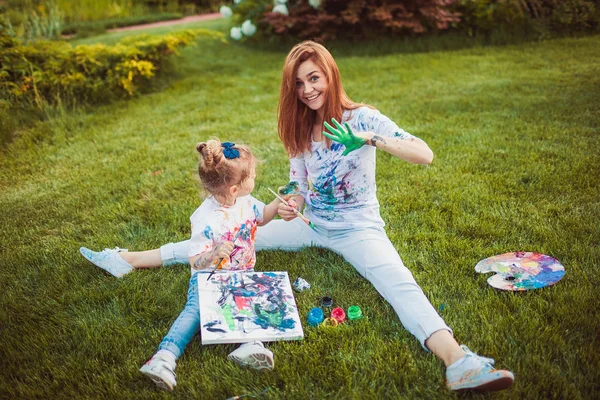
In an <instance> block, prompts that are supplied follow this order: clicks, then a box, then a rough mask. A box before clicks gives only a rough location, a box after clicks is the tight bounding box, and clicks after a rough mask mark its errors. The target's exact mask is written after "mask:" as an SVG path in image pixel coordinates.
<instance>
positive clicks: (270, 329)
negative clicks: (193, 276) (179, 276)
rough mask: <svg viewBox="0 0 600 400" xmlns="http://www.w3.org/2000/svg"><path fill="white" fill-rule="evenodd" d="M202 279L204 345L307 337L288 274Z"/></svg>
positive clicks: (228, 274) (225, 274)
mask: <svg viewBox="0 0 600 400" xmlns="http://www.w3.org/2000/svg"><path fill="white" fill-rule="evenodd" d="M206 279H207V277H206V274H201V275H200V276H199V277H198V296H199V300H200V336H201V339H202V344H203V345H204V344H220V343H245V342H250V341H253V340H261V341H263V342H272V341H277V340H300V339H302V338H303V337H304V332H303V331H302V324H301V323H300V317H299V315H298V307H297V306H296V301H295V300H294V292H293V291H292V287H291V285H290V280H289V277H288V274H287V272H239V271H237V272H235V271H234V272H219V273H217V274H214V275H213V276H212V277H211V278H210V280H209V281H207V280H206Z"/></svg>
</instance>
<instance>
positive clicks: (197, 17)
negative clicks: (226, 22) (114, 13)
mask: <svg viewBox="0 0 600 400" xmlns="http://www.w3.org/2000/svg"><path fill="white" fill-rule="evenodd" d="M222 17H223V16H222V15H221V14H220V13H211V14H199V15H190V16H189V17H184V18H181V19H172V20H169V21H160V22H153V23H151V24H142V25H132V26H124V27H122V28H114V29H109V30H108V32H121V31H135V30H139V29H146V28H156V27H159V26H169V25H179V24H187V23H190V22H197V21H208V20H212V19H219V18H222Z"/></svg>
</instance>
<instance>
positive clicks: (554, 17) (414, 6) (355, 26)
mask: <svg viewBox="0 0 600 400" xmlns="http://www.w3.org/2000/svg"><path fill="white" fill-rule="evenodd" d="M236 2H237V3H238V4H233V5H231V7H230V8H228V10H226V11H227V13H229V12H230V11H231V12H233V23H234V28H232V31H231V36H232V37H233V38H234V39H240V38H242V37H244V35H242V34H241V32H240V29H241V28H240V27H239V25H240V24H241V23H242V22H246V23H250V22H252V23H253V24H254V25H256V26H257V27H258V31H259V32H258V33H259V34H261V35H265V34H266V35H280V36H287V37H293V38H300V39H321V40H325V39H333V38H364V37H369V36H375V35H378V36H381V35H389V34H393V35H416V34H422V33H425V32H432V31H443V30H447V29H449V28H455V29H458V30H462V31H464V32H467V33H468V34H475V33H488V32H492V31H494V30H504V29H507V28H508V29H509V30H510V29H512V28H515V29H520V28H522V27H526V28H531V29H534V30H536V31H538V34H539V36H544V35H546V32H560V31H574V30H589V29H595V28H597V27H598V25H599V21H600V15H599V10H598V6H597V3H598V0H371V1H369V0H289V1H288V0H274V1H272V0H242V1H241V2H240V1H239V0H238V1H236ZM236 25H238V26H236Z"/></svg>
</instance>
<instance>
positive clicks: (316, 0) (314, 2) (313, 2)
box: [308, 0, 322, 8]
mask: <svg viewBox="0 0 600 400" xmlns="http://www.w3.org/2000/svg"><path fill="white" fill-rule="evenodd" d="M321 3H322V2H321V0H308V4H310V6H311V7H312V8H319V6H320V5H321Z"/></svg>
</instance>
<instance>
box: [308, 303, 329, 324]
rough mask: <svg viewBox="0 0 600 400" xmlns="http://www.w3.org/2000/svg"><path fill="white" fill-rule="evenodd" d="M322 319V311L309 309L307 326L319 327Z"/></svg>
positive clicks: (316, 308)
mask: <svg viewBox="0 0 600 400" xmlns="http://www.w3.org/2000/svg"><path fill="white" fill-rule="evenodd" d="M324 318H325V316H324V315H323V310H321V309H320V308H318V307H315V308H311V309H310V311H309V312H308V324H309V325H310V326H317V325H319V324H320V323H321V322H323V319H324Z"/></svg>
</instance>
